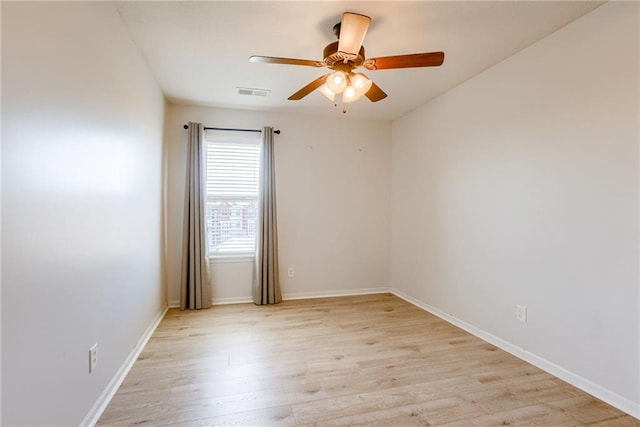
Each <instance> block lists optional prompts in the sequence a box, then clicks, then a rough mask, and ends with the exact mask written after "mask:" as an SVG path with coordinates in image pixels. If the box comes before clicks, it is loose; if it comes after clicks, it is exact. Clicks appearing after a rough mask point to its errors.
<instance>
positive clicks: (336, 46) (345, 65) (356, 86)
mask: <svg viewBox="0 0 640 427" xmlns="http://www.w3.org/2000/svg"><path fill="white" fill-rule="evenodd" d="M370 23H371V18H369V17H368V16H365V15H361V14H358V13H352V12H345V13H344V14H343V15H342V21H341V22H340V23H338V24H336V25H335V26H334V27H333V30H334V33H335V35H336V37H338V41H337V42H333V43H330V44H328V45H327V46H326V47H325V48H324V52H323V56H324V59H323V60H322V61H313V60H307V59H294V58H278V57H273V56H252V57H250V58H249V61H250V62H258V63H266V64H287V65H304V66H311V67H327V68H329V69H330V70H333V73H331V74H325V75H323V76H320V77H318V78H317V79H316V80H314V81H312V82H311V83H309V84H308V85H306V86H305V87H303V88H302V89H300V90H299V91H297V92H296V93H294V94H293V95H291V96H290V97H289V98H288V99H289V100H291V101H298V100H300V99H302V98H304V97H305V96H307V95H308V94H310V93H311V92H313V91H314V90H316V89H317V90H318V91H319V92H320V93H322V94H323V95H324V96H326V97H327V98H328V99H329V100H331V102H334V103H335V100H336V95H341V100H342V102H343V103H349V102H354V101H357V100H358V99H360V98H361V97H363V96H366V97H367V98H369V100H370V101H371V102H378V101H380V100H382V99H384V98H386V97H387V94H386V93H384V91H383V90H382V89H380V87H378V86H377V85H376V84H375V83H374V82H373V81H372V80H370V79H369V78H368V77H367V76H365V75H364V74H362V73H354V72H353V70H354V69H355V68H358V67H364V68H366V69H367V70H372V71H373V70H387V69H393V68H414V67H437V66H440V65H442V63H443V62H444V52H426V53H415V54H409V55H396V56H386V57H379V58H370V59H365V54H364V46H362V42H363V41H364V37H365V35H366V34H367V30H368V29H369V24H370ZM336 105H337V104H336ZM343 112H346V110H344V109H343Z"/></svg>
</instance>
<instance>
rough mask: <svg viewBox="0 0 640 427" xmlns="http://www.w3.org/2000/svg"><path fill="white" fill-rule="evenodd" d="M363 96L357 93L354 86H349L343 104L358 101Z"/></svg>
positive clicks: (343, 96)
mask: <svg viewBox="0 0 640 427" xmlns="http://www.w3.org/2000/svg"><path fill="white" fill-rule="evenodd" d="M361 96H362V95H358V91H356V89H355V88H354V87H353V86H351V85H349V86H347V88H346V89H345V90H344V93H343V94H342V102H344V103H347V102H353V101H357V100H358V99H360V97H361Z"/></svg>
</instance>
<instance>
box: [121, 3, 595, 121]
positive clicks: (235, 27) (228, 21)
mask: <svg viewBox="0 0 640 427" xmlns="http://www.w3.org/2000/svg"><path fill="white" fill-rule="evenodd" d="M600 4H602V2H594V1H584V2H583V1H563V2H559V1H552V2H547V1H528V2H524V1H497V2H488V1H464V2H462V1H444V2H436V1H421V2H415V1H414V2H404V1H391V2H368V1H356V2H338V1H325V2H286V1H285V2H272V1H255V2H241V1H227V2H222V1H198V2H146V1H136V2H116V7H117V9H118V11H119V13H120V15H121V17H122V19H123V21H124V23H125V25H126V26H127V27H128V28H129V31H130V32H131V36H132V38H133V41H134V43H135V44H136V45H137V46H138V47H139V49H140V51H141V52H142V55H143V56H144V57H145V58H146V60H147V62H148V64H149V67H150V68H151V71H152V73H153V74H154V75H155V77H156V79H157V81H158V83H159V84H160V86H161V88H162V90H163V91H164V93H165V95H166V96H167V98H168V99H169V100H170V101H172V102H175V103H184V104H193V105H206V106H214V107H225V108H245V109H252V110H270V111H292V112H300V113H312V114H325V115H326V114H329V115H340V114H341V113H340V110H339V109H338V108H334V107H333V105H332V103H331V102H330V101H329V100H328V99H326V98H325V97H324V96H322V94H320V93H319V92H317V91H315V92H313V93H311V94H310V95H308V96H307V97H306V98H304V99H302V100H300V101H288V100H287V97H289V96H290V95H291V94H292V93H294V92H296V91H297V90H298V89H300V88H301V87H303V86H305V85H306V84H307V83H309V82H310V81H311V80H313V79H315V78H317V77H319V76H321V75H322V74H325V73H326V69H324V68H313V67H304V66H293V65H280V64H278V65H275V64H257V63H255V64H254V63H249V56H251V55H265V56H281V57H288V58H301V59H312V60H322V50H323V48H324V46H326V45H327V44H329V43H331V42H333V41H335V36H334V35H333V32H332V28H333V25H334V24H335V23H337V22H339V21H340V19H341V16H342V13H343V12H346V11H349V12H357V13H361V14H364V15H368V16H370V17H371V18H372V23H371V26H370V27H369V31H368V33H367V36H366V38H365V41H364V46H365V49H366V56H367V57H369V58H373V57H378V56H389V55H398V54H407V53H419V52H431V51H439V50H442V51H444V52H445V53H446V57H445V62H444V65H443V66H441V67H435V68H411V69H399V70H378V71H368V72H367V75H368V76H369V77H370V78H372V79H373V80H374V81H375V82H376V83H377V84H378V86H380V87H381V88H382V89H383V90H384V91H385V92H386V93H387V94H388V95H389V96H388V97H387V98H386V99H384V100H382V101H379V102H377V103H371V102H370V101H369V100H367V99H365V98H363V99H361V100H359V101H357V102H354V103H352V104H347V109H348V113H347V114H348V115H349V116H351V117H358V118H367V119H376V120H394V119H396V118H398V117H400V116H402V115H403V114H405V113H407V112H409V111H411V110H412V109H414V108H416V107H418V106H420V105H422V104H424V103H425V102H427V101H429V100H431V99H433V98H434V97H436V96H438V95H439V94H441V93H443V92H445V91H447V90H449V89H451V88H453V87H455V86H457V85H459V84H460V83H462V82H463V81H465V80H467V79H469V78H471V77H473V76H475V75H477V74H478V73H480V72H482V71H483V70H485V69H487V68H489V67H491V66H492V65H494V64H496V63H498V62H500V61H502V60H504V59H505V58H507V57H509V56H511V55H512V54H514V53H515V52H517V51H519V50H521V49H523V48H525V47H527V46H529V45H531V44H532V43H534V42H536V41H537V40H540V39H541V38H543V37H545V36H547V35H548V34H551V33H552V32H554V31H556V30H557V29H559V28H561V27H563V26H565V25H566V24H568V23H569V22H571V21H573V20H575V19H577V18H579V17H580V16H582V15H584V14H585V13H588V12H589V11H591V10H593V9H595V8H596V7H598V6H599V5H600ZM236 87H247V88H258V89H269V90H270V91H271V92H270V95H269V96H268V97H255V96H247V95H239V94H238V93H237V90H236Z"/></svg>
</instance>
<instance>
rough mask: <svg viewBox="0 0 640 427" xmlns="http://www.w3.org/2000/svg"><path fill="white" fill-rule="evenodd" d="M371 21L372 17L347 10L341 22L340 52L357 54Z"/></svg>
mask: <svg viewBox="0 0 640 427" xmlns="http://www.w3.org/2000/svg"><path fill="white" fill-rule="evenodd" d="M370 23H371V18H369V17H368V16H365V15H360V14H357V13H351V12H345V13H344V14H343V15H342V22H341V23H340V38H339V40H338V52H343V53H348V54H351V55H357V54H358V52H360V46H362V42H363V41H364V36H365V35H366V34H367V29H368V28H369V24H370Z"/></svg>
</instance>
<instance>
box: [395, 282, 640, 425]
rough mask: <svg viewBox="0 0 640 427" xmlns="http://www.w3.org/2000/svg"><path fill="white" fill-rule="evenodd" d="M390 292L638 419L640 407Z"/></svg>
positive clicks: (559, 368)
mask: <svg viewBox="0 0 640 427" xmlns="http://www.w3.org/2000/svg"><path fill="white" fill-rule="evenodd" d="M390 292H391V293H392V294H394V295H396V296H397V297H399V298H402V299H403V300H405V301H407V302H409V303H411V304H413V305H415V306H416V307H419V308H421V309H423V310H425V311H428V312H429V313H431V314H433V315H435V316H438V317H439V318H441V319H443V320H445V321H447V322H449V323H451V324H453V325H455V326H457V327H459V328H460V329H463V330H465V331H467V332H469V333H470V334H472V335H475V336H476V337H478V338H480V339H482V340H484V341H487V342H488V343H491V344H493V345H495V346H496V347H498V348H500V349H502V350H504V351H506V352H507V353H511V354H512V355H514V356H516V357H517V358H519V359H522V360H524V361H525V362H528V363H531V364H532V365H534V366H536V367H538V368H540V369H542V370H543V371H546V372H548V373H549V374H551V375H553V376H556V377H558V378H560V379H561V380H563V381H565V382H568V383H569V384H571V385H573V386H575V387H577V388H579V389H581V390H582V391H584V392H586V393H589V394H590V395H592V396H595V397H597V398H598V399H600V400H602V401H604V402H606V403H608V404H609V405H611V406H613V407H615V408H618V409H620V410H621V411H623V412H626V413H627V414H629V415H631V416H632V417H635V418H638V419H640V403H636V402H633V401H631V400H629V399H627V398H626V397H623V396H620V395H619V394H617V393H614V392H612V391H611V390H608V389H606V388H604V387H602V386H601V385H598V384H596V383H594V382H592V381H590V380H588V379H586V378H583V377H581V376H580V375H577V374H575V373H573V372H571V371H569V370H567V369H565V368H563V367H561V366H558V365H556V364H555V363H553V362H550V361H548V360H546V359H544V358H542V357H540V356H538V355H536V354H533V353H530V352H529V351H527V350H525V349H523V348H520V347H518V346H516V345H514V344H511V343H510V342H508V341H505V340H503V339H502V338H499V337H496V336H495V335H492V334H490V333H488V332H486V331H484V330H482V329H480V328H477V327H475V326H473V325H472V324H470V323H467V322H465V321H464V320H460V319H458V318H457V317H454V316H452V315H450V314H448V313H445V312H443V311H441V310H439V309H437V308H436V307H433V306H431V305H429V304H425V303H424V302H422V301H420V300H418V299H416V298H413V297H412V296H409V295H407V294H405V293H404V292H402V291H399V290H398V289H395V288H392V289H391V290H390Z"/></svg>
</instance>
